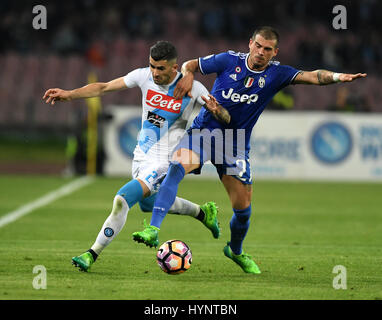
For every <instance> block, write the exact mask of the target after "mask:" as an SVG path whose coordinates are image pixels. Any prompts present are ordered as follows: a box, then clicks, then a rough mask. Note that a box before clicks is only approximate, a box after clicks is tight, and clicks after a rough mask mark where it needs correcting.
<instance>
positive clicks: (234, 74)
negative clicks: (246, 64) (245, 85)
mask: <svg viewBox="0 0 382 320" xmlns="http://www.w3.org/2000/svg"><path fill="white" fill-rule="evenodd" d="M229 77H230V78H231V79H233V80H235V81H236V80H237V79H236V73H233V74H230V75H229Z"/></svg>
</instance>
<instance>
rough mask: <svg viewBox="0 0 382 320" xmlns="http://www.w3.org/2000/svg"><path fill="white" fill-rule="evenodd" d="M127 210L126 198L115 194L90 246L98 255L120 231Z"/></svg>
mask: <svg viewBox="0 0 382 320" xmlns="http://www.w3.org/2000/svg"><path fill="white" fill-rule="evenodd" d="M128 212H129V206H128V205H127V202H126V200H125V199H124V198H123V197H121V196H120V195H116V196H115V197H114V201H113V209H112V211H111V213H110V215H109V216H108V218H107V219H106V221H105V223H104V224H103V226H102V228H101V231H100V232H99V234H98V237H97V239H96V241H95V242H94V244H93V245H92V247H91V249H92V250H93V251H94V252H95V253H96V254H98V255H99V254H100V253H101V252H102V250H103V249H105V248H106V247H107V246H108V245H109V243H110V242H111V241H113V239H114V238H115V237H116V236H117V234H118V233H119V232H120V231H121V229H122V228H123V226H124V225H125V222H126V218H127V213H128Z"/></svg>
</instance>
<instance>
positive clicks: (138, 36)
mask: <svg viewBox="0 0 382 320" xmlns="http://www.w3.org/2000/svg"><path fill="white" fill-rule="evenodd" d="M39 4H43V5H45V6H46V8H47V11H48V29H47V30H34V29H33V28H32V24H31V21H32V18H33V14H32V4H31V3H30V2H29V1H10V0H2V1H1V4H0V9H1V12H2V19H1V22H0V36H1V38H2V43H1V45H0V70H1V73H0V110H1V112H0V128H7V127H10V126H12V127H20V128H23V127H28V128H34V129H39V128H51V129H70V128H72V127H73V126H75V124H76V121H77V119H76V117H75V116H74V114H75V113H73V112H71V111H72V110H73V108H78V107H79V106H81V105H84V103H83V102H82V101H73V102H70V103H69V104H67V105H65V107H59V108H55V109H54V110H53V109H52V108H49V107H48V106H47V105H46V104H44V102H43V101H42V100H41V97H42V95H43V93H44V92H45V90H46V89H48V88H51V87H61V88H64V89H70V88H75V87H80V86H82V85H85V84H86V82H87V75H88V73H89V72H90V71H95V72H96V74H97V77H98V79H99V80H100V81H108V80H111V79H113V78H116V77H119V76H123V75H125V74H126V73H127V72H129V71H131V70H132V69H134V68H137V67H141V66H146V65H147V61H148V50H149V47H150V46H151V45H152V44H153V43H155V41H157V40H160V39H166V40H170V41H172V42H173V43H174V44H175V45H176V46H177V48H178V51H179V57H180V59H179V60H180V61H179V62H180V63H182V62H183V61H185V60H187V59H190V58H195V57H199V56H203V55H207V54H211V53H216V52H220V51H226V50H230V49H232V50H235V51H241V52H246V51H247V48H248V47H247V45H248V39H249V37H250V36H251V33H252V32H253V30H254V29H255V28H256V27H257V26H259V25H264V24H266V25H272V26H274V27H276V28H277V29H278V30H279V31H280V35H281V43H280V53H279V56H278V59H277V60H280V61H281V62H282V63H283V64H289V65H292V66H295V67H296V68H300V69H306V70H313V69H317V68H325V69H329V70H335V71H346V72H367V73H368V78H367V79H365V80H363V81H359V82H357V83H352V84H347V85H348V87H349V89H350V90H349V91H350V92H351V93H352V94H354V93H356V94H357V95H358V96H359V97H361V98H362V99H360V100H359V101H361V102H360V103H361V104H362V105H361V106H359V109H356V111H373V112H381V111H382V106H381V105H380V103H379V101H381V94H382V93H381V90H380V89H379V88H380V84H379V82H380V79H381V77H380V74H381V71H382V32H381V30H382V22H381V19H380V18H379V16H378V13H380V12H382V10H381V9H382V2H381V1H376V0H354V1H351V3H350V2H349V1H329V0H321V1H304V0H285V1H275V0H267V1H265V0H257V1H249V0H245V1H244V0H240V1H238V2H234V1H226V0H219V1H211V0H206V1H196V0H177V1H161V2H158V3H156V4H155V3H154V2H152V1H148V0H141V1H139V2H138V1H134V2H133V3H132V2H131V1H100V0H78V1H49V2H47V1H40V2H39ZM337 4H344V5H345V6H346V8H347V12H348V22H347V25H348V30H334V29H333V27H332V19H333V17H334V15H333V13H332V9H333V6H334V5H337ZM197 79H199V80H201V81H203V83H204V84H205V85H206V86H207V88H211V87H212V84H213V79H214V77H213V76H208V77H201V76H199V75H198V77H197ZM337 88H338V87H336V86H329V87H328V88H326V89H325V91H324V92H323V91H322V90H320V88H317V87H313V86H294V87H292V88H291V90H292V94H293V96H294V102H295V105H294V109H295V110H327V109H330V108H331V106H333V105H334V104H335V101H336V90H337ZM102 99H103V100H102V101H103V105H104V106H106V105H109V104H137V105H139V104H140V101H141V97H140V92H139V90H135V89H133V90H126V91H123V92H119V93H115V94H111V95H106V96H104V97H103V98H102Z"/></svg>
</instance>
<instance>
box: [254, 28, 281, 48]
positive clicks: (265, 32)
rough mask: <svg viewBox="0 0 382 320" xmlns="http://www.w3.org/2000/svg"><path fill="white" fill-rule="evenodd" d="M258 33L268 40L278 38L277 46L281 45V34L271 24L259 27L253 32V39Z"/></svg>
mask: <svg viewBox="0 0 382 320" xmlns="http://www.w3.org/2000/svg"><path fill="white" fill-rule="evenodd" d="M257 34H259V35H261V36H262V37H263V38H264V39H266V40H276V47H277V46H278V45H279V40H280V36H279V33H278V32H277V31H276V29H274V28H272V27H269V26H262V27H259V28H257V29H256V30H255V31H254V32H253V35H252V39H255V37H256V35H257Z"/></svg>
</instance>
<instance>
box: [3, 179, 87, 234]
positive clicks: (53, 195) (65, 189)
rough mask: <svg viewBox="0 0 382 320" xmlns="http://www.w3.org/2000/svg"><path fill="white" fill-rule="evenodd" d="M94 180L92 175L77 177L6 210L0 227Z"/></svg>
mask: <svg viewBox="0 0 382 320" xmlns="http://www.w3.org/2000/svg"><path fill="white" fill-rule="evenodd" d="M93 181H94V177H88V176H86V177H81V178H78V179H76V180H74V181H72V182H70V183H68V184H66V185H64V186H62V187H61V188H59V189H57V190H54V191H52V192H49V193H48V194H46V195H45V196H42V197H41V198H38V199H37V200H35V201H32V202H29V203H27V204H26V205H23V206H22V207H20V208H18V209H16V210H14V211H11V212H8V213H7V214H5V215H4V216H2V217H0V228H1V227H4V226H5V225H7V224H9V223H11V222H13V221H15V220H17V219H20V218H21V217H23V216H25V215H27V214H28V213H31V212H32V211H33V210H36V209H38V208H40V207H43V206H46V205H47V204H49V203H51V202H53V201H55V200H57V199H59V198H61V197H63V196H66V195H68V194H70V193H72V192H74V191H76V190H78V189H80V188H82V187H84V186H86V185H88V184H89V183H91V182H93Z"/></svg>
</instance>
